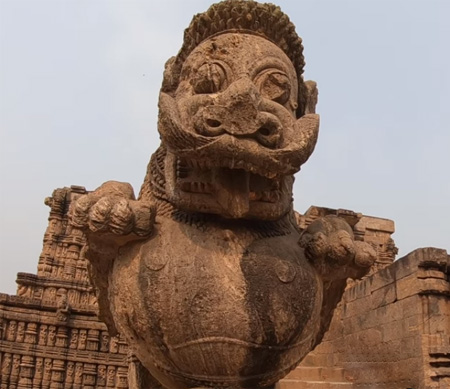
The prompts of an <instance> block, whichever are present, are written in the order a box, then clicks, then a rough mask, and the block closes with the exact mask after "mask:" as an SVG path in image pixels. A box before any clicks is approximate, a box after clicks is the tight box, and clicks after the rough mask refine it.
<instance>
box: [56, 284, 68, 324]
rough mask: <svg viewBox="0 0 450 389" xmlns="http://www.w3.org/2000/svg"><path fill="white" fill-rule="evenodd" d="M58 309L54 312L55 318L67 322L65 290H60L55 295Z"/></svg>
mask: <svg viewBox="0 0 450 389" xmlns="http://www.w3.org/2000/svg"><path fill="white" fill-rule="evenodd" d="M57 296H58V297H57V299H58V309H57V311H56V317H57V318H58V320H59V321H63V322H65V321H67V319H68V317H69V313H70V307H69V303H68V299H67V290H66V289H64V288H60V289H59V290H58V293H57Z"/></svg>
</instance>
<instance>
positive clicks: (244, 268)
mask: <svg viewBox="0 0 450 389" xmlns="http://www.w3.org/2000/svg"><path fill="white" fill-rule="evenodd" d="M297 240H298V235H297V234H296V232H294V231H292V232H291V233H289V234H287V235H285V236H279V237H273V238H260V239H257V238H255V237H251V236H250V235H249V234H248V233H247V234H245V233H243V232H242V231H231V230H226V229H217V228H215V229H209V230H208V229H206V230H205V231H201V230H198V229H195V228H193V227H189V226H186V225H182V224H178V223H175V222H173V221H170V220H168V221H167V222H166V223H162V224H160V225H159V226H158V230H157V234H156V236H154V237H153V238H152V239H150V240H148V241H146V242H144V243H141V244H138V245H135V246H134V247H133V248H132V249H131V250H130V251H129V252H124V255H123V259H121V260H120V259H119V260H118V261H117V263H118V265H116V266H115V270H114V276H113V279H114V285H115V288H114V289H115V291H116V293H117V297H118V298H117V299H115V301H114V305H115V307H116V310H118V311H121V312H130V311H132V312H133V313H132V315H131V316H132V317H131V318H130V317H129V318H127V321H128V323H132V326H133V327H134V331H136V333H138V334H139V336H140V337H143V338H145V340H146V342H145V343H146V344H147V345H150V346H151V345H153V347H155V349H158V350H159V351H158V352H161V353H162V354H164V355H165V354H166V351H165V350H167V352H170V355H171V356H170V358H171V359H174V358H175V359H176V362H177V364H181V365H185V364H187V365H190V362H189V361H190V360H191V358H190V357H189V355H191V354H192V353H199V354H201V355H202V356H203V360H204V361H205V363H206V365H207V366H209V362H208V360H210V361H211V366H210V368H207V367H205V368H206V370H209V371H210V372H211V373H213V370H214V369H216V367H215V366H220V364H217V363H216V362H214V363H213V361H215V359H216V358H217V355H216V354H220V355H222V357H223V358H225V359H227V358H228V357H229V358H231V359H230V360H239V361H241V362H240V363H243V364H244V365H245V362H244V360H245V359H246V358H248V355H249V354H248V353H249V352H257V353H264V352H269V351H270V348H271V347H273V346H275V347H280V348H281V349H280V351H281V350H283V349H284V348H286V350H284V351H287V350H289V349H290V347H291V345H292V344H300V343H301V342H302V341H303V340H304V334H303V329H304V328H305V327H308V323H309V322H310V319H311V317H312V316H314V315H316V314H317V306H318V304H320V301H319V300H320V297H319V296H317V290H318V288H317V278H316V275H315V273H314V271H313V270H312V269H311V267H310V266H309V264H308V263H307V262H306V260H305V259H304V256H303V253H302V251H301V249H300V248H299V247H298V245H297ZM136 291H139V292H138V293H137V292H136ZM130 307H132V308H131V309H130ZM119 316H120V315H119ZM133 316H134V317H133ZM122 323H123V324H124V325H125V326H127V324H126V323H125V322H122ZM158 352H155V351H153V353H154V355H156V354H158ZM155 353H156V354H155ZM161 356H162V355H161ZM236 358H237V359H236ZM187 368H188V369H192V368H193V366H187ZM211 369H212V370H211ZM214 371H215V370H214ZM219 373H220V371H215V374H219ZM222 373H223V374H226V372H224V371H223V372H222Z"/></svg>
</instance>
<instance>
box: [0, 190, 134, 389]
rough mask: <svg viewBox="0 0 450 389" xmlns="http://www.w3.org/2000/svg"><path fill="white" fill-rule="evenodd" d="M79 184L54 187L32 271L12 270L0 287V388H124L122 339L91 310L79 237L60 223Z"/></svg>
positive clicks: (125, 368)
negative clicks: (6, 286)
mask: <svg viewBox="0 0 450 389" xmlns="http://www.w3.org/2000/svg"><path fill="white" fill-rule="evenodd" d="M84 193H86V191H85V189H84V188H81V187H75V186H73V187H71V188H70V189H69V188H63V189H57V190H55V191H54V192H53V195H52V197H50V198H47V199H46V204H47V205H48V206H50V216H49V224H48V228H47V230H46V232H45V235H44V244H43V250H42V254H41V256H40V257H39V264H38V272H37V275H34V274H27V273H19V274H18V277H17V284H18V289H17V295H16V296H9V295H6V294H0V377H1V378H0V388H1V389H25V388H41V389H46V388H50V389H57V388H73V389H75V388H80V389H81V388H103V387H104V388H128V383H127V373H128V362H127V352H128V350H127V345H126V343H125V342H124V341H123V340H122V339H120V338H117V337H112V338H111V337H110V336H109V334H108V332H107V331H106V326H105V325H104V324H103V323H102V322H100V321H99V320H98V318H97V306H96V298H95V294H94V291H93V288H92V286H91V284H90V282H89V279H88V274H87V267H86V260H85V258H84V247H85V238H84V236H83V235H80V233H79V232H78V231H72V230H71V227H70V226H68V223H67V211H68V208H69V205H70V203H71V201H73V200H74V199H75V198H76V197H77V196H79V195H81V194H84Z"/></svg>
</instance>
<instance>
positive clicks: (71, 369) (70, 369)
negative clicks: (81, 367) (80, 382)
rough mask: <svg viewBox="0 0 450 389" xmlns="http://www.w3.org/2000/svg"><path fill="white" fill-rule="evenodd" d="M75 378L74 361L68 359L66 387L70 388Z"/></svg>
mask: <svg viewBox="0 0 450 389" xmlns="http://www.w3.org/2000/svg"><path fill="white" fill-rule="evenodd" d="M74 380H75V362H72V361H68V362H67V369H66V380H65V384H66V387H68V388H71V387H72V385H73V383H74Z"/></svg>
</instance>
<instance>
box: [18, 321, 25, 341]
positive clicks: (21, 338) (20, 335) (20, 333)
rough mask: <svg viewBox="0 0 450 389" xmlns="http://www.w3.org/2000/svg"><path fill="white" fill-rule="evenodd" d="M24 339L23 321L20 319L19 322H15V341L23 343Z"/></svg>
mask: <svg viewBox="0 0 450 389" xmlns="http://www.w3.org/2000/svg"><path fill="white" fill-rule="evenodd" d="M24 339H25V322H23V321H20V322H19V324H17V335H16V342H17V343H23V341H24Z"/></svg>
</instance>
